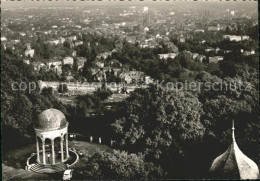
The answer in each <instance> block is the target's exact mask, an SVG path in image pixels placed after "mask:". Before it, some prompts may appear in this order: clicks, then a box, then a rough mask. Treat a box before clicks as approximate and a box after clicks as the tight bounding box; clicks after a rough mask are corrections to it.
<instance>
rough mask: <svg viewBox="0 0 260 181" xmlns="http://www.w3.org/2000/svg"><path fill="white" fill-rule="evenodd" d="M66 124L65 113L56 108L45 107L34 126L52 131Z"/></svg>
mask: <svg viewBox="0 0 260 181" xmlns="http://www.w3.org/2000/svg"><path fill="white" fill-rule="evenodd" d="M67 125H68V122H67V121H66V117H65V115H64V114H63V113H62V112H61V111H59V110H57V109H47V110H45V111H43V112H42V113H41V114H39V116H38V120H37V121H36V123H35V126H34V128H35V129H39V130H43V131H53V130H59V129H62V128H65V127H66V126H67Z"/></svg>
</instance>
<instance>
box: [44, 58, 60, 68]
mask: <svg viewBox="0 0 260 181" xmlns="http://www.w3.org/2000/svg"><path fill="white" fill-rule="evenodd" d="M46 64H47V67H48V69H50V68H55V67H58V66H61V65H62V62H61V61H60V60H50V61H49V62H47V63H46Z"/></svg>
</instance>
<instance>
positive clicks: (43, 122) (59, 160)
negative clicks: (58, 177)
mask: <svg viewBox="0 0 260 181" xmlns="http://www.w3.org/2000/svg"><path fill="white" fill-rule="evenodd" d="M68 125H69V123H68V122H67V120H66V118H65V115H64V114H63V113H62V112H60V111H59V110H57V109H47V110H45V111H43V112H42V113H41V114H39V116H38V119H37V120H36V122H35V124H34V130H35V133H36V151H37V154H34V153H33V154H32V155H31V157H29V158H28V159H27V163H26V165H27V166H26V169H28V170H31V171H34V172H37V173H56V172H62V171H64V170H66V169H68V168H69V167H71V166H73V165H74V164H75V163H76V162H77V161H78V159H79V156H78V154H77V152H76V151H72V150H69V146H68Z"/></svg>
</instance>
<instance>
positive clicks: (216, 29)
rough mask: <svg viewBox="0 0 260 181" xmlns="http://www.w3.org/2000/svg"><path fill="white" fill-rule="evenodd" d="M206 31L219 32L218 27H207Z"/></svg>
mask: <svg viewBox="0 0 260 181" xmlns="http://www.w3.org/2000/svg"><path fill="white" fill-rule="evenodd" d="M208 31H220V25H218V26H208Z"/></svg>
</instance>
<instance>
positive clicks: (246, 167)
mask: <svg viewBox="0 0 260 181" xmlns="http://www.w3.org/2000/svg"><path fill="white" fill-rule="evenodd" d="M232 129H233V133H232V137H233V142H232V144H231V145H230V146H229V148H228V149H227V150H226V152H224V153H223V154H222V155H220V156H218V157H217V158H216V159H215V160H214V161H213V163H212V165H211V167H210V172H211V175H212V176H213V177H214V178H219V179H230V178H232V179H257V178H259V169H258V166H257V165H256V163H255V162H254V161H252V160H251V159H250V158H248V157H247V156H246V155H245V154H243V153H242V151H241V150H240V149H239V147H238V145H237V143H236V140H235V135H234V127H233V128H232Z"/></svg>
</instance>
